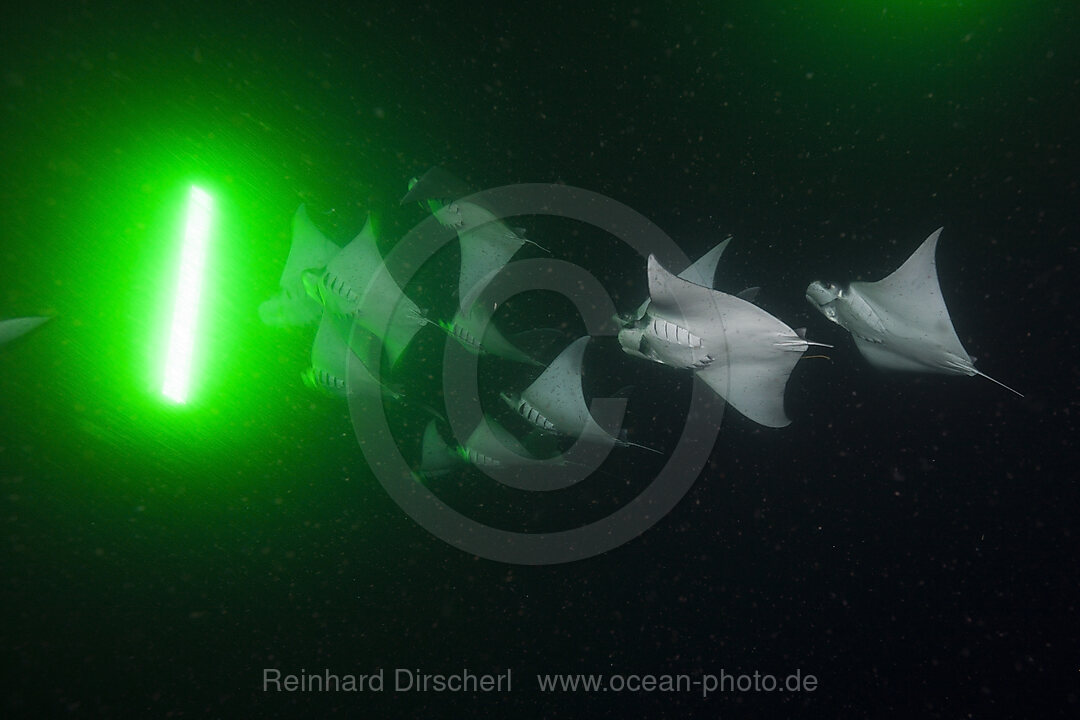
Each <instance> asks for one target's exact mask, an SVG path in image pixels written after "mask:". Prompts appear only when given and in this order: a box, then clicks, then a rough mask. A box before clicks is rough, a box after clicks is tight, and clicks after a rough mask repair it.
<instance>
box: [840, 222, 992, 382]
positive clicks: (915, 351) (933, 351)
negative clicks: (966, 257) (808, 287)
mask: <svg viewBox="0 0 1080 720" xmlns="http://www.w3.org/2000/svg"><path fill="white" fill-rule="evenodd" d="M940 235H941V228H938V229H937V230H936V231H934V232H933V233H932V234H931V235H930V236H929V237H928V238H926V240H925V241H924V242H923V244H922V245H920V246H919V249H918V250H916V251H915V252H914V253H912V255H911V257H909V258H908V259H907V260H906V261H905V262H904V264H903V265H901V266H900V267H899V268H898V269H897V270H896V271H895V272H894V273H892V274H891V275H889V276H888V277H886V278H885V279H884V280H879V281H878V282H870V283H868V282H853V283H851V286H850V288H849V290H848V291H847V292H848V293H850V294H851V295H853V296H854V298H853V299H856V298H861V299H862V300H863V301H864V302H865V307H866V308H869V310H870V311H871V312H873V313H874V315H875V316H876V318H877V320H878V327H880V328H881V333H880V335H879V336H876V337H875V336H871V337H868V338H863V339H862V342H859V343H858V345H859V348H860V350H862V349H863V348H864V347H865V346H867V345H870V344H877V343H880V344H881V345H883V349H884V350H886V351H889V352H891V353H894V354H896V355H898V356H900V357H899V359H898V361H897V362H895V363H892V364H890V365H881V366H882V367H888V368H889V369H904V367H902V366H903V365H904V364H905V363H906V362H908V361H911V360H915V361H916V363H917V364H926V363H927V362H928V361H929V363H930V364H929V365H928V366H926V367H925V368H924V369H925V370H936V371H938V372H956V370H955V369H952V367H950V366H953V365H955V360H957V359H958V360H959V361H961V363H966V365H967V366H968V367H969V368H970V372H964V374H966V375H973V374H975V368H974V366H972V364H971V356H970V355H968V353H967V350H965V349H964V346H963V345H962V344H961V343H960V338H958V337H957V336H956V331H955V330H954V329H953V324H952V319H951V318H950V317H949V310H948V308H946V307H945V299H944V297H943V296H942V294H941V285H940V284H939V283H938V274H937V262H936V260H935V253H936V250H937V243H938V237H939V236H940ZM858 307H864V306H863V305H861V304H859V305H854V304H853V303H852V302H849V303H848V308H849V310H851V309H855V308H858ZM841 324H843V323H841ZM864 355H865V352H864ZM934 357H939V358H940V360H941V361H940V362H934V361H933V360H932V358H934ZM876 358H877V363H879V365H880V363H883V362H888V361H887V359H886V357H885V356H884V355H883V354H881V353H878V354H877V355H876ZM867 359H868V360H870V359H871V358H870V357H869V356H868V357H867Z"/></svg>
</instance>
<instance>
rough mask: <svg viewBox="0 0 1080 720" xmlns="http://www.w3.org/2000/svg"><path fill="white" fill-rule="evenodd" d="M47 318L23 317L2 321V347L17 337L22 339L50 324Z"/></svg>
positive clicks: (0, 341) (0, 321)
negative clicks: (45, 324) (27, 334)
mask: <svg viewBox="0 0 1080 720" xmlns="http://www.w3.org/2000/svg"><path fill="white" fill-rule="evenodd" d="M48 320H49V318H47V317H21V318H11V319H10V320H0V345H3V344H4V343H8V342H11V341H12V340H14V339H15V338H17V337H21V336H23V335H25V334H26V333H28V332H30V331H32V330H36V329H37V328H38V327H40V326H41V325H43V324H44V323H46V322H48Z"/></svg>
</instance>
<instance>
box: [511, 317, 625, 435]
mask: <svg viewBox="0 0 1080 720" xmlns="http://www.w3.org/2000/svg"><path fill="white" fill-rule="evenodd" d="M588 343H589V336H587V335H586V336H585V337H582V338H578V339H577V340H575V341H574V342H572V343H571V344H570V345H568V346H567V347H566V349H565V350H563V351H562V352H561V353H559V356H558V357H557V358H555V360H554V361H552V363H551V365H549V366H548V367H547V369H546V370H544V372H543V373H541V375H540V377H538V378H537V379H536V380H535V381H534V382H533V383H532V384H531V385H529V387H527V388H526V389H525V390H523V391H522V392H521V394H520V395H519V396H518V397H516V398H512V397H509V396H504V399H505V400H506V401H507V402H508V403H509V404H510V406H511V407H512V408H513V409H514V410H515V411H516V412H517V413H518V414H520V415H521V416H522V417H524V418H525V419H526V420H528V421H529V422H531V423H532V424H533V425H535V426H536V427H538V428H540V429H541V430H548V431H550V432H556V433H559V434H561V435H569V436H571V437H580V438H582V439H585V440H592V441H601V442H607V443H611V442H614V441H617V440H616V438H615V437H613V436H612V435H610V434H609V433H608V432H607V431H605V430H604V429H603V428H602V427H600V425H599V424H598V423H597V422H596V420H595V419H594V418H593V416H592V413H590V412H589V406H588V405H587V404H586V403H585V393H584V392H583V390H582V387H581V378H582V362H583V361H584V359H585V347H586V345H588Z"/></svg>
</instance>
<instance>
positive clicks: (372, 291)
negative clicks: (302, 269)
mask: <svg viewBox="0 0 1080 720" xmlns="http://www.w3.org/2000/svg"><path fill="white" fill-rule="evenodd" d="M306 280H307V289H308V292H309V293H310V294H311V295H312V296H314V297H316V298H317V299H319V301H320V302H321V303H322V304H323V306H324V307H325V308H326V309H327V310H328V311H329V312H331V313H333V314H335V315H339V316H348V317H353V318H355V319H356V321H357V322H358V323H359V324H360V325H361V327H363V328H365V329H367V330H369V331H370V332H372V333H375V334H376V335H380V336H381V337H382V340H383V341H384V342H385V343H386V350H387V355H388V356H389V358H390V363H391V365H392V364H394V363H396V362H397V359H398V357H399V356H400V355H401V353H402V352H404V351H405V348H406V347H407V346H408V344H409V342H411V341H412V339H413V337H414V336H415V335H416V333H417V332H418V331H419V330H420V328H421V327H423V326H424V323H425V322H426V321H425V320H424V318H423V314H422V313H421V312H420V309H419V308H418V307H417V306H416V303H414V302H413V301H412V300H410V299H409V298H408V297H407V296H406V295H405V294H404V293H403V292H402V291H401V288H400V287H399V286H398V284H397V281H396V280H394V278H393V277H392V276H391V275H390V273H389V271H388V270H387V269H386V266H385V264H384V263H383V258H382V255H381V254H380V253H379V248H378V245H377V244H376V241H375V234H374V231H373V230H372V227H371V222H370V220H369V221H368V222H367V223H366V224H365V225H364V228H363V230H361V231H360V233H359V234H358V235H357V236H356V237H355V238H354V239H353V240H352V242H350V243H349V244H348V245H346V246H345V247H344V248H342V250H341V252H339V253H338V254H337V255H335V256H334V257H333V259H331V260H330V262H329V263H328V264H327V266H326V271H325V272H323V273H322V274H321V275H317V276H316V275H312V274H309V275H307V276H306Z"/></svg>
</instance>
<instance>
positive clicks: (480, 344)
mask: <svg viewBox="0 0 1080 720" xmlns="http://www.w3.org/2000/svg"><path fill="white" fill-rule="evenodd" d="M467 194H468V191H467V189H466V188H465V185H464V184H463V183H462V182H461V181H459V180H457V178H455V177H454V176H452V175H451V174H450V173H448V172H446V171H445V170H443V169H441V168H438V167H435V168H432V169H431V170H428V172H426V173H425V174H424V175H423V176H421V177H420V178H413V179H412V180H410V181H409V192H408V193H407V194H406V195H405V197H403V198H402V199H401V202H402V204H404V203H408V202H414V201H416V202H421V203H422V204H425V205H426V207H427V209H429V210H430V211H431V213H432V215H434V217H435V219H436V220H438V221H439V224H440V225H442V226H443V227H446V228H450V229H452V230H454V232H455V233H457V236H458V244H459V246H460V248H461V268H460V271H459V273H458V309H457V312H455V313H454V317H453V318H451V319H450V320H448V321H441V322H432V324H434V325H437V326H438V327H440V328H441V329H442V330H444V331H446V333H447V334H449V335H450V336H451V337H453V338H454V339H455V340H457V341H458V342H459V343H461V344H462V345H463V346H464V347H465V348H466V349H467V350H469V351H470V352H473V353H476V354H481V353H483V354H487V355H493V356H495V357H500V358H503V359H506V360H513V361H515V362H521V363H525V364H528V365H533V366H535V367H543V364H542V363H540V362H538V361H536V360H535V359H534V358H532V357H531V356H530V355H529V354H528V353H525V352H523V351H522V350H520V349H519V348H518V347H517V346H516V345H515V344H514V343H513V342H511V341H510V340H508V339H507V338H506V337H505V336H503V335H502V333H501V332H499V329H498V328H497V327H496V326H495V324H494V322H492V315H493V314H494V312H495V308H494V306H493V305H491V304H487V303H482V302H480V297H481V295H482V293H483V291H484V289H485V288H486V287H487V286H488V285H489V284H490V283H491V281H492V280H493V279H494V278H495V276H496V275H498V274H499V272H500V271H501V270H502V268H503V267H504V266H505V265H506V264H507V263H509V262H510V260H511V258H513V256H514V255H515V254H516V253H517V251H518V250H520V249H521V248H522V246H524V245H525V244H526V243H528V244H531V245H535V246H536V247H541V246H540V245H538V244H537V243H534V242H532V241H531V240H527V239H526V238H525V237H524V231H523V230H521V229H520V228H511V227H509V226H507V225H506V223H504V222H503V221H502V219H501V218H499V217H498V216H497V215H496V214H495V213H493V212H492V211H491V210H489V209H488V208H485V207H483V206H481V205H478V204H476V203H473V202H469V201H466V200H462V199H460V198H462V197H464V196H466V195H467ZM541 249H543V248H542V247H541Z"/></svg>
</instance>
